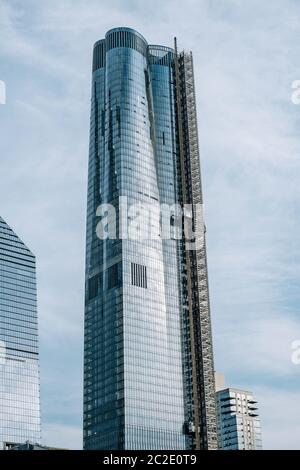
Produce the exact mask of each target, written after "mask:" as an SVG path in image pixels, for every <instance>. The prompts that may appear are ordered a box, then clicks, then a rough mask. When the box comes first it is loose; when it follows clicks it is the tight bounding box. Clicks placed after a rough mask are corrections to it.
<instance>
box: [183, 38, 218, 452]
mask: <svg viewBox="0 0 300 470" xmlns="http://www.w3.org/2000/svg"><path fill="white" fill-rule="evenodd" d="M174 65H175V84H176V100H177V126H178V136H179V142H178V146H179V155H180V169H181V187H182V203H183V204H184V205H190V207H191V215H190V219H191V220H190V224H191V226H192V229H193V230H192V231H193V239H192V240H191V239H190V238H189V239H187V237H186V234H185V249H184V263H185V268H186V273H187V275H186V289H187V303H188V318H187V319H186V322H187V324H188V325H189V328H188V329H189V334H188V335H187V338H186V342H187V343H188V344H189V349H190V357H191V360H190V368H189V369H190V370H189V373H190V375H191V377H190V382H191V388H192V397H193V400H192V406H191V407H188V410H190V411H188V417H187V419H188V422H187V423H186V424H187V426H186V429H187V431H186V433H187V434H188V435H189V438H190V442H191V446H192V447H193V448H195V449H208V450H216V449H217V448H218V443H217V419H216V400H215V380H214V360H213V347H212V333H211V319H210V304H209V287H208V274H207V257H206V242H205V225H204V222H203V210H202V207H203V197H202V185H201V171H200V153H199V140H198V126H197V111H196V97H195V83H194V70H193V57H192V53H185V52H182V53H180V54H178V52H177V44H176V39H175V60H174ZM186 219H188V217H187V218H186ZM186 219H185V220H186Z"/></svg>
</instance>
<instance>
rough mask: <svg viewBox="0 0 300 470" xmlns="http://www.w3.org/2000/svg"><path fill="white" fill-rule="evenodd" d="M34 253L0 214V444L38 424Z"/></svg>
mask: <svg viewBox="0 0 300 470" xmlns="http://www.w3.org/2000/svg"><path fill="white" fill-rule="evenodd" d="M38 354H39V352H38V325H37V300H36V268H35V257H34V255H33V254H32V253H31V251H30V250H29V249H28V248H27V247H26V246H25V245H24V243H23V242H22V241H21V240H20V239H19V237H18V236H17V235H16V234H15V233H14V232H13V230H12V229H11V228H10V227H9V226H8V225H7V224H6V223H5V222H4V220H3V219H2V218H1V217H0V448H1V449H8V448H10V447H13V446H14V445H16V444H19V443H22V442H25V441H27V440H29V441H32V442H35V443H38V442H40V438H41V435H40V434H41V429H40V427H41V426H40V397H39V356H38Z"/></svg>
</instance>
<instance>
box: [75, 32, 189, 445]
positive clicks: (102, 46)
mask: <svg viewBox="0 0 300 470" xmlns="http://www.w3.org/2000/svg"><path fill="white" fill-rule="evenodd" d="M173 65H174V64H173V51H172V50H171V49H169V48H166V47H163V46H148V45H147V43H146V41H145V40H144V38H143V37H142V36H141V35H139V33H137V32H135V31H133V30H130V29H128V28H122V29H119V28H117V29H114V30H112V31H109V32H108V33H107V35H106V39H104V40H101V41H98V42H97V43H96V45H95V50H94V61H93V80H92V104H91V106H92V107H91V131H90V155H89V181H88V204H87V239H86V296H85V299H86V300H85V367H84V448H85V449H185V448H186V446H187V441H186V435H185V433H184V423H185V399H184V396H185V394H186V392H185V390H184V379H183V357H184V352H183V345H182V328H183V327H184V325H182V312H181V309H182V308H183V302H182V297H181V296H182V292H181V290H182V289H181V283H182V279H181V276H182V253H181V242H180V241H178V240H176V239H174V238H173V239H172V238H171V239H168V240H164V239H161V238H159V237H157V239H156V240H154V239H144V240H132V239H124V240H100V239H99V238H97V236H96V225H97V222H99V217H97V216H96V210H97V207H98V206H99V204H103V203H110V204H113V205H114V207H115V208H116V211H117V212H118V210H119V202H118V201H119V199H118V198H119V197H126V198H127V203H128V206H131V205H132V204H134V203H137V202H140V203H145V204H148V203H151V204H155V203H156V204H162V203H167V204H175V203H177V202H180V185H179V180H180V176H179V174H178V172H179V162H178V149H177V146H178V143H177V142H178V137H177V135H176V132H177V131H176V116H175V109H176V106H175V96H174V93H175V90H174V82H173V75H174V71H173ZM118 228H119V227H117V229H118ZM117 231H118V230H117Z"/></svg>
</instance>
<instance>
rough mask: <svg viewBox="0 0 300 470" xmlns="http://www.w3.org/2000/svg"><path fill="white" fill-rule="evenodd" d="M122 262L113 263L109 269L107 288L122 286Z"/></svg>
mask: <svg viewBox="0 0 300 470" xmlns="http://www.w3.org/2000/svg"><path fill="white" fill-rule="evenodd" d="M121 279H122V271H121V263H116V264H113V265H112V266H111V267H110V268H108V270H107V288H108V289H112V288H113V287H120V286H121V284H122V282H121Z"/></svg>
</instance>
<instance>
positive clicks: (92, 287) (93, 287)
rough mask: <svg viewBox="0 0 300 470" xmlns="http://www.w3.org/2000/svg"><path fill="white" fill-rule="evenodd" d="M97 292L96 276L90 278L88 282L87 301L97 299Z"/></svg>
mask: <svg viewBox="0 0 300 470" xmlns="http://www.w3.org/2000/svg"><path fill="white" fill-rule="evenodd" d="M98 291H99V282H98V274H97V275H96V276H94V277H91V279H89V281H88V298H89V300H92V299H94V298H95V297H97V295H98Z"/></svg>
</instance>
